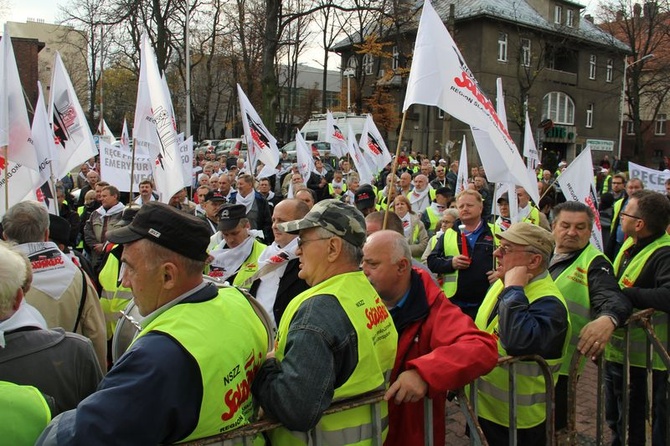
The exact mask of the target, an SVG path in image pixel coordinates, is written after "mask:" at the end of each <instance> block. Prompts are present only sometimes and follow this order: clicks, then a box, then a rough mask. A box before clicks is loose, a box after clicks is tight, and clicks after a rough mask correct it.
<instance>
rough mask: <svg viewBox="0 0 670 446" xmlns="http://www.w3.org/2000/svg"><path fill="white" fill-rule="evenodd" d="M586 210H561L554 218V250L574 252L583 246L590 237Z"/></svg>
mask: <svg viewBox="0 0 670 446" xmlns="http://www.w3.org/2000/svg"><path fill="white" fill-rule="evenodd" d="M589 223H590V222H589V216H588V215H587V214H586V212H568V211H561V212H560V213H559V214H558V217H556V219H555V220H554V225H553V230H552V233H553V234H554V240H555V241H556V252H558V253H568V252H574V251H577V250H579V249H582V248H583V247H585V246H586V245H587V244H588V243H589V240H590V239H591V225H590V224H589Z"/></svg>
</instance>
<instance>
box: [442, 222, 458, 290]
mask: <svg viewBox="0 0 670 446" xmlns="http://www.w3.org/2000/svg"><path fill="white" fill-rule="evenodd" d="M443 249H444V255H445V256H448V257H454V256H457V255H460V254H461V251H460V250H459V249H458V234H456V231H454V230H453V229H451V228H449V229H447V232H445V233H444V240H443ZM440 277H441V279H442V281H443V282H442V291H444V295H445V296H447V298H452V297H453V296H454V294H456V284H457V282H458V270H454V272H453V273H450V274H442V275H441V276H440Z"/></svg>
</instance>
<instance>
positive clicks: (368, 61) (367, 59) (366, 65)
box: [363, 54, 375, 74]
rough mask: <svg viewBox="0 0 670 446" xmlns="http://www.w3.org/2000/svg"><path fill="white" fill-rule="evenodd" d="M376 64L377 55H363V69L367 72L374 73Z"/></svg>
mask: <svg viewBox="0 0 670 446" xmlns="http://www.w3.org/2000/svg"><path fill="white" fill-rule="evenodd" d="M374 65H375V57H374V56H373V55H371V54H365V55H363V69H364V70H365V74H372V71H373V69H374Z"/></svg>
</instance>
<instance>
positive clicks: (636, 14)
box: [633, 3, 642, 19]
mask: <svg viewBox="0 0 670 446" xmlns="http://www.w3.org/2000/svg"><path fill="white" fill-rule="evenodd" d="M641 14H642V6H640V4H639V3H635V4H634V5H633V17H635V18H636V19H639V18H640V15H641Z"/></svg>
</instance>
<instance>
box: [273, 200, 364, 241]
mask: <svg viewBox="0 0 670 446" xmlns="http://www.w3.org/2000/svg"><path fill="white" fill-rule="evenodd" d="M277 226H278V227H279V229H280V230H281V231H284V232H288V233H289V234H295V233H297V232H298V231H300V230H301V229H310V228H324V229H326V230H328V231H330V232H332V233H333V234H334V235H336V236H338V237H341V238H342V239H344V240H346V241H348V242H349V243H351V244H352V245H354V246H357V247H359V248H361V247H363V245H364V244H365V218H364V217H363V214H361V211H359V210H358V209H356V208H355V207H353V206H351V205H349V204H345V203H342V202H341V201H339V200H322V201H319V202H318V203H317V204H315V205H314V207H313V208H312V210H311V211H309V212H308V213H307V215H305V217H304V218H302V219H301V220H293V221H289V222H286V223H281V224H279V225H277Z"/></svg>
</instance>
